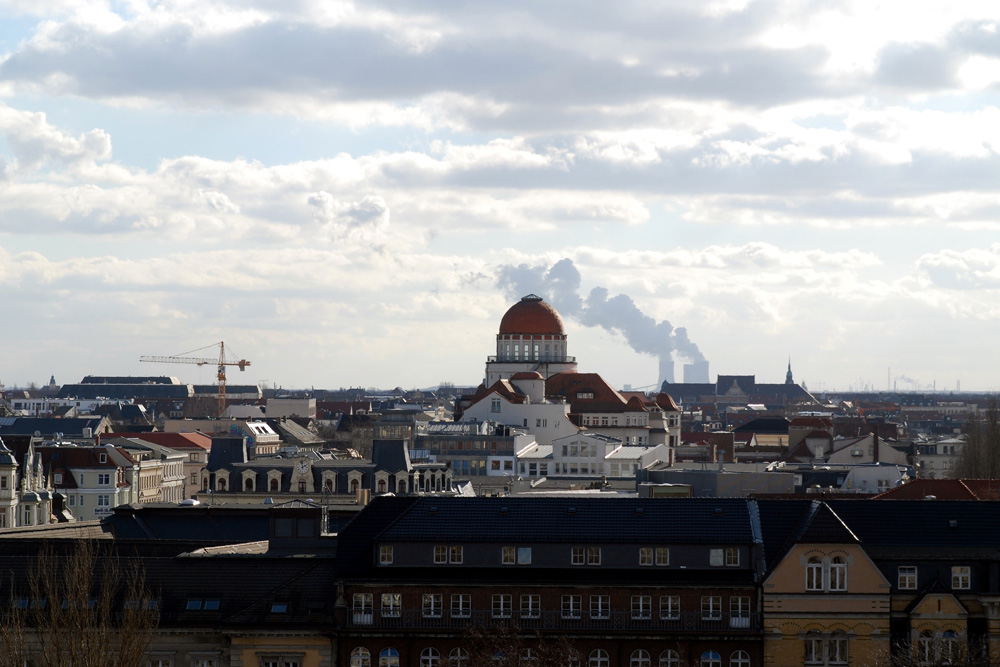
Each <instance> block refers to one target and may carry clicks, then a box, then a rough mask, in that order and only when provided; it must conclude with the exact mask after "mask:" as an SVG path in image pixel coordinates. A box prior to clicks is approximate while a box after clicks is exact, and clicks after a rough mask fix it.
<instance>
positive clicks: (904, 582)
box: [897, 565, 917, 591]
mask: <svg viewBox="0 0 1000 667" xmlns="http://www.w3.org/2000/svg"><path fill="white" fill-rule="evenodd" d="M897 586H898V587H899V590H901V591H912V590H916V588H917V568H916V566H913V565H900V566H899V578H898V579H897Z"/></svg>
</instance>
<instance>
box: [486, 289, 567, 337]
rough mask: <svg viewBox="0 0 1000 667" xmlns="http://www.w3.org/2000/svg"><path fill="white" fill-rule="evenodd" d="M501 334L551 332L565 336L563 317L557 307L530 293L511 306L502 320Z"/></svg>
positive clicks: (551, 333)
mask: <svg viewBox="0 0 1000 667" xmlns="http://www.w3.org/2000/svg"><path fill="white" fill-rule="evenodd" d="M500 334H501V335H503V334H550V335H554V336H565V335H566V331H565V330H564V329H563V323H562V318H561V317H559V313H557V312H556V309H555V308H553V307H552V306H550V305H549V304H547V303H545V302H544V301H542V297H540V296H535V295H534V294H529V295H528V296H526V297H524V298H522V299H521V300H520V301H518V302H517V303H515V304H514V305H513V306H511V307H510V310H508V311H507V313H506V314H505V315H504V316H503V319H502V320H500Z"/></svg>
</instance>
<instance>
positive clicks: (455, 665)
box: [448, 648, 469, 667]
mask: <svg viewBox="0 0 1000 667" xmlns="http://www.w3.org/2000/svg"><path fill="white" fill-rule="evenodd" d="M468 665H469V652H468V651H466V650H465V649H464V648H453V649H451V653H449V654H448V667H468Z"/></svg>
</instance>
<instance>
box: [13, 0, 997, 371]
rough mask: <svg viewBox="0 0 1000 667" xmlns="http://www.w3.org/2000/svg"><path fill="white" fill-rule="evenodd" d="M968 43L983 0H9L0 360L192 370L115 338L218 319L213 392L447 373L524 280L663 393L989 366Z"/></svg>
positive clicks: (980, 88)
mask: <svg viewBox="0 0 1000 667" xmlns="http://www.w3.org/2000/svg"><path fill="white" fill-rule="evenodd" d="M998 30H1000V5H998V4H997V3H996V2H993V1H990V2H961V1H959V2H949V3H943V2H931V3H921V2H914V1H913V0H899V1H896V0H883V1H881V2H878V3H875V2H871V1H870V0H858V1H856V2H852V1H841V0H814V1H806V2H803V1H802V0H795V1H788V2H783V1H775V2H754V1H740V0H671V1H670V2H649V1H648V0H618V1H617V2H614V3H611V2H580V0H572V1H570V0H553V1H551V2H535V1H532V2H522V1H520V0H510V1H508V2H504V3H484V2H481V1H480V0H475V1H467V0H452V1H449V2H440V3H433V2H423V1H422V2H414V1H412V0H365V1H364V2H358V3H352V2H338V1H337V0H280V1H276V0H240V1H239V2H236V1H235V0H234V1H233V2H227V1H226V0H164V1H163V2H156V1H146V0H122V1H121V2H110V3H109V2H88V1H87V0H30V1H29V0H8V1H6V2H3V3H0V290H2V295H3V297H2V301H0V303H2V306H3V307H2V310H0V334H2V337H3V353H2V355H0V381H3V382H4V383H5V384H6V385H8V386H11V385H15V384H22V385H23V384H26V383H28V382H36V383H43V382H46V381H47V380H48V378H49V376H50V375H51V374H55V375H56V380H57V381H58V382H60V383H63V382H76V381H79V380H80V378H81V377H82V376H83V375H86V374H106V375H110V374H120V375H143V374H166V373H169V374H172V375H176V376H178V377H180V378H181V379H182V380H184V381H187V382H205V383H209V382H211V381H212V378H213V370H212V369H210V368H198V367H196V366H155V365H152V364H140V363H139V361H138V359H139V356H140V355H143V354H154V355H170V354H178V353H182V352H186V351H188V350H193V349H195V348H199V347H202V346H204V345H208V344H210V343H212V342H214V341H219V340H225V341H226V344H227V347H228V348H229V349H230V350H231V351H232V352H234V353H235V354H237V355H239V356H241V357H245V358H247V359H250V360H251V361H252V364H253V365H252V367H251V368H250V369H248V370H247V371H246V372H245V373H243V374H242V375H241V374H239V373H238V372H235V371H233V372H232V374H231V377H230V382H266V383H267V384H269V385H270V384H277V385H280V386H284V387H309V386H315V387H328V388H335V387H341V386H359V385H360V386H378V387H392V386H397V385H399V386H402V387H406V388H410V387H422V386H431V385H435V384H437V383H438V382H441V381H450V382H455V383H458V384H474V383H478V382H479V381H480V380H481V379H482V377H483V362H484V360H485V357H486V355H487V354H490V353H491V352H493V351H494V346H495V342H494V336H495V335H496V331H497V326H498V323H499V320H500V317H501V316H502V315H503V313H504V311H505V310H506V308H507V307H509V305H510V304H512V303H514V302H515V301H516V300H517V299H518V298H519V297H520V296H522V295H523V294H525V293H527V292H529V291H534V292H537V293H539V294H542V295H544V296H546V297H547V298H549V299H552V300H553V302H556V301H558V302H559V303H560V304H571V305H570V306H568V307H569V309H570V312H567V313H566V318H565V319H566V325H567V330H568V334H569V340H570V353H571V354H574V355H575V356H576V357H577V359H578V361H579V362H580V367H581V370H588V371H596V372H600V373H602V374H603V375H604V376H605V377H606V378H607V379H608V380H609V381H611V382H612V383H613V384H615V385H616V386H623V385H625V384H630V385H632V386H633V387H644V386H649V385H653V384H655V383H656V382H657V380H658V377H657V360H656V357H655V356H654V355H655V354H664V352H663V350H662V349H660V351H659V352H657V351H656V350H652V349H651V348H650V345H647V344H645V343H642V342H640V341H639V338H640V337H641V336H640V334H637V333H636V331H635V330H634V329H633V327H638V329H641V330H642V332H644V333H643V335H646V334H650V333H651V332H652V333H656V334H658V335H662V337H663V338H664V339H665V340H666V341H667V342H665V343H664V345H666V348H665V349H666V354H668V355H669V354H671V350H674V351H673V353H672V354H673V355H674V357H675V358H676V360H677V364H678V366H677V367H678V372H677V378H676V379H677V380H678V381H679V380H681V379H682V378H681V374H680V372H679V369H680V365H681V364H682V363H684V361H685V358H693V357H694V356H696V354H700V355H703V356H704V358H705V359H707V360H708V362H709V364H710V369H711V377H712V378H713V379H714V377H715V375H716V374H717V373H724V374H755V375H756V376H757V379H758V381H761V382H780V381H783V379H784V371H785V366H786V364H787V363H788V359H789V358H791V361H792V366H793V370H794V371H795V376H796V379H797V380H799V381H804V382H805V383H806V384H807V385H808V386H809V388H810V389H812V390H822V389H828V390H832V389H847V388H862V387H865V386H871V387H873V388H876V389H884V388H886V387H887V386H888V385H890V384H895V385H896V386H897V387H898V388H899V389H913V388H917V387H920V388H930V387H932V386H936V387H937V388H938V389H946V390H953V389H955V388H956V386H958V384H959V383H961V388H962V389H963V390H965V389H968V390H971V389H997V388H998V386H1000V355H997V354H996V353H995V345H996V340H997V336H998V334H1000V233H998V231H1000V230H998V227H1000V225H998V220H1000V110H998V100H1000V96H998V91H1000V33H998ZM574 295H575V297H576V301H575V302H574V301H573V299H574ZM681 343H683V345H681ZM692 350H697V352H693V351H692ZM205 354H206V356H211V355H212V350H211V349H209V350H207V351H206V353H205ZM684 354H686V355H687V357H684V356H683V355H684Z"/></svg>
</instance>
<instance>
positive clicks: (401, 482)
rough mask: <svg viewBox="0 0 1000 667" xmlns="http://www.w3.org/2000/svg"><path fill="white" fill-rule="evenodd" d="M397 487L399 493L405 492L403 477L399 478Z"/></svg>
mask: <svg viewBox="0 0 1000 667" xmlns="http://www.w3.org/2000/svg"><path fill="white" fill-rule="evenodd" d="M398 488H399V493H406V480H405V479H401V480H399V485H398Z"/></svg>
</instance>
